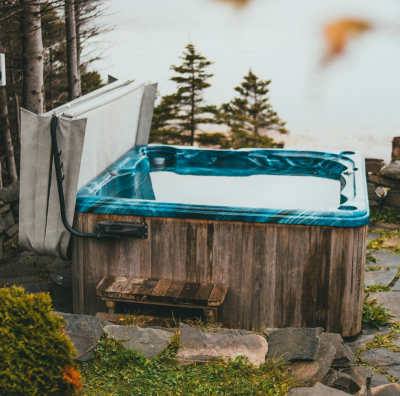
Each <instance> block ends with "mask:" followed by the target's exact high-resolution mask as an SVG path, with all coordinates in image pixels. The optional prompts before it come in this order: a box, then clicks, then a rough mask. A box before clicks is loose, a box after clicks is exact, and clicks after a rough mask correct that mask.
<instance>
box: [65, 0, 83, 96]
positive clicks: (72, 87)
mask: <svg viewBox="0 0 400 396" xmlns="http://www.w3.org/2000/svg"><path fill="white" fill-rule="evenodd" d="M65 27H66V31H67V76H68V100H74V99H76V98H78V97H79V96H80V94H81V93H80V90H79V85H80V84H79V76H78V55H77V54H78V51H77V47H76V29H75V28H76V25H75V7H74V1H73V0H65Z"/></svg>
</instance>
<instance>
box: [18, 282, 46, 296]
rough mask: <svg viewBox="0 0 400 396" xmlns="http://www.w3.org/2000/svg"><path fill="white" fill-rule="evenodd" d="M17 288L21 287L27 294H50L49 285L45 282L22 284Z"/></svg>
mask: <svg viewBox="0 0 400 396" xmlns="http://www.w3.org/2000/svg"><path fill="white" fill-rule="evenodd" d="M18 286H22V287H23V288H24V289H25V293H27V294H36V293H49V292H50V285H49V284H48V283H47V282H36V283H23V284H21V285H18Z"/></svg>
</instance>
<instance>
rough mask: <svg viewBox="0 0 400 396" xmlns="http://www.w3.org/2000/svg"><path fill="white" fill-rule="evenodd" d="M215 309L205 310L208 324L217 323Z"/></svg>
mask: <svg viewBox="0 0 400 396" xmlns="http://www.w3.org/2000/svg"><path fill="white" fill-rule="evenodd" d="M215 312H216V311H215V309H205V310H204V316H205V317H206V322H207V323H215V322H216V320H215V317H214V316H215Z"/></svg>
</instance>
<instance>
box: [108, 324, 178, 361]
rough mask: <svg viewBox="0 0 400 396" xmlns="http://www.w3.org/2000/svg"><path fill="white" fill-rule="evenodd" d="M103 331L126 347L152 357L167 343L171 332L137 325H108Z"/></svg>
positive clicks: (171, 334) (171, 335)
mask: <svg viewBox="0 0 400 396" xmlns="http://www.w3.org/2000/svg"><path fill="white" fill-rule="evenodd" d="M104 331H105V332H106V333H107V334H108V335H109V336H110V337H112V338H114V339H115V340H116V341H120V342H121V344H122V345H123V346H124V347H125V348H127V349H134V350H135V351H138V352H141V353H143V355H145V356H147V357H149V358H154V357H156V356H157V355H159V354H160V352H162V351H163V350H164V349H165V348H166V347H167V346H168V344H169V342H170V340H171V338H172V337H173V333H171V332H169V331H164V330H156V329H147V328H140V327H137V326H118V325H109V326H105V327H104Z"/></svg>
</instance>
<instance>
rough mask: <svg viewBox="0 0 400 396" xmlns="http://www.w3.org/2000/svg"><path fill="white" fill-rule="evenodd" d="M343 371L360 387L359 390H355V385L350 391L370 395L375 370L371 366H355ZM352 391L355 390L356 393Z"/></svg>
mask: <svg viewBox="0 0 400 396" xmlns="http://www.w3.org/2000/svg"><path fill="white" fill-rule="evenodd" d="M341 373H342V374H347V375H348V376H349V377H350V378H351V380H352V381H354V382H355V383H356V384H357V385H358V387H359V389H358V390H357V391H354V389H355V388H354V387H353V389H352V390H351V391H349V393H351V394H357V395H365V396H369V395H370V394H371V380H372V376H373V375H374V372H373V371H372V370H371V369H370V368H369V367H359V366H354V367H350V368H348V369H345V370H342V371H341ZM349 390H350V388H349ZM352 391H354V393H352Z"/></svg>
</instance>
